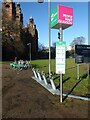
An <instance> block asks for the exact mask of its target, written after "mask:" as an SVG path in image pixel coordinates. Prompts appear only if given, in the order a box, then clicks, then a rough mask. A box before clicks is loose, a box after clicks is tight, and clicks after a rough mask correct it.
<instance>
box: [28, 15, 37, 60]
mask: <svg viewBox="0 0 90 120" xmlns="http://www.w3.org/2000/svg"><path fill="white" fill-rule="evenodd" d="M27 28H28V31H29V33H30V35H31V53H32V58H33V59H35V58H37V53H38V32H37V29H36V25H35V24H34V19H33V18H32V17H30V18H29V24H28V26H27Z"/></svg>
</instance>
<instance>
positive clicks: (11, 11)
mask: <svg viewBox="0 0 90 120" xmlns="http://www.w3.org/2000/svg"><path fill="white" fill-rule="evenodd" d="M2 8H3V9H4V10H5V12H6V13H7V15H8V18H9V19H10V20H14V21H15V22H17V23H18V25H21V26H22V28H21V31H20V33H19V34H18V35H19V40H20V41H22V42H23V44H24V47H25V58H26V59H29V58H30V53H31V58H32V59H36V58H37V53H38V31H37V29H36V25H35V24H34V19H33V18H32V17H30V19H29V23H28V25H27V26H26V27H23V13H22V12H21V6H20V3H15V2H13V1H12V0H3V3H2ZM28 43H30V44H31V51H30V48H29V47H30V46H28V45H27V44H28Z"/></svg>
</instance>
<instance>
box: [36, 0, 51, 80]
mask: <svg viewBox="0 0 90 120" xmlns="http://www.w3.org/2000/svg"><path fill="white" fill-rule="evenodd" d="M43 2H44V0H38V3H43ZM50 18H51V17H50V0H48V45H49V78H50V77H51V32H50V21H51V20H50Z"/></svg>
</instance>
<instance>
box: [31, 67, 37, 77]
mask: <svg viewBox="0 0 90 120" xmlns="http://www.w3.org/2000/svg"><path fill="white" fill-rule="evenodd" d="M32 71H33V73H34V76H35V78H37V73H36V71H35V69H34V68H33V69H32Z"/></svg>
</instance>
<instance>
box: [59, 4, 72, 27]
mask: <svg viewBox="0 0 90 120" xmlns="http://www.w3.org/2000/svg"><path fill="white" fill-rule="evenodd" d="M58 23H60V24H62V25H65V24H66V25H70V26H71V25H73V8H70V7H67V6H62V5H58Z"/></svg>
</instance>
